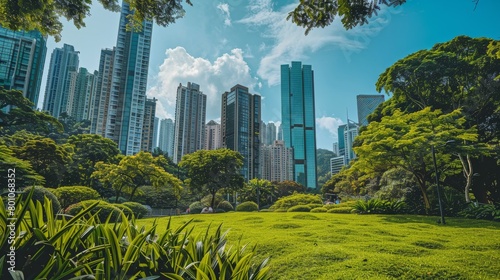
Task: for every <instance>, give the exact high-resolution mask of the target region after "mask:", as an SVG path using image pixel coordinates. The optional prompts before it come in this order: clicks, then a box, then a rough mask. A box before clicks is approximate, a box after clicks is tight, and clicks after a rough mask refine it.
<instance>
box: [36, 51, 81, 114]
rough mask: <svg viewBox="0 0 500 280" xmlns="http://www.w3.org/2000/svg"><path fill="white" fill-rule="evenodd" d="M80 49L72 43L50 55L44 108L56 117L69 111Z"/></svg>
mask: <svg viewBox="0 0 500 280" xmlns="http://www.w3.org/2000/svg"><path fill="white" fill-rule="evenodd" d="M78 54H79V52H78V51H75V48H74V47H73V46H72V45H68V44H64V46H63V47H62V48H56V49H54V51H53V52H52V55H51V56H50V65H49V73H48V75H47V85H46V88H45V99H44V102H43V110H44V111H47V112H49V113H50V114H51V115H52V116H54V117H56V118H57V117H59V115H60V114H61V113H64V112H68V97H69V92H70V88H71V83H72V77H73V76H74V75H75V74H74V73H75V72H77V71H78V65H79V58H78Z"/></svg>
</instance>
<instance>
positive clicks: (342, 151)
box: [334, 119, 359, 166]
mask: <svg viewBox="0 0 500 280" xmlns="http://www.w3.org/2000/svg"><path fill="white" fill-rule="evenodd" d="M358 133H359V125H358V124H357V123H355V122H353V121H351V120H349V119H348V120H347V124H343V125H340V126H339V127H338V135H339V142H338V144H337V145H338V156H339V157H340V156H342V157H343V158H344V165H345V166H347V165H349V163H350V162H351V160H353V159H355V158H356V154H355V153H354V150H353V149H352V146H353V144H354V139H355V138H356V136H358ZM334 147H335V144H334Z"/></svg>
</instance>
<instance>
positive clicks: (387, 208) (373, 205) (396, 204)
mask: <svg viewBox="0 0 500 280" xmlns="http://www.w3.org/2000/svg"><path fill="white" fill-rule="evenodd" d="M352 208H353V212H355V213H358V214H401V213H405V212H406V211H407V210H406V209H407V206H406V203H404V201H387V200H380V199H370V200H367V201H364V200H358V201H357V202H356V204H354V205H353V206H352ZM334 209H335V208H334Z"/></svg>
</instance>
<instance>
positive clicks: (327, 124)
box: [316, 116, 344, 139]
mask: <svg viewBox="0 0 500 280" xmlns="http://www.w3.org/2000/svg"><path fill="white" fill-rule="evenodd" d="M343 124H344V122H343V121H342V120H341V119H339V118H334V117H327V116H323V117H321V118H316V126H317V129H323V130H325V131H328V133H330V135H331V136H332V137H333V138H334V139H338V128H339V126H340V125H343Z"/></svg>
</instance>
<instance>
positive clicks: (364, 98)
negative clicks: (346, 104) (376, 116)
mask: <svg viewBox="0 0 500 280" xmlns="http://www.w3.org/2000/svg"><path fill="white" fill-rule="evenodd" d="M356 102H357V105H358V123H359V125H360V126H365V125H368V119H367V117H368V115H370V114H371V113H373V111H375V109H376V108H377V107H378V105H380V103H383V102H384V96H383V95H381V94H377V95H357V96H356Z"/></svg>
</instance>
